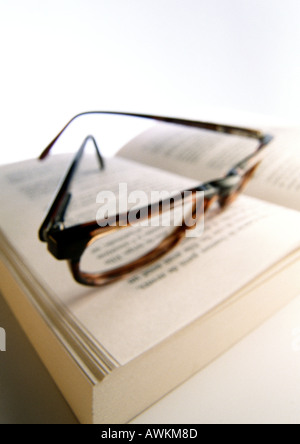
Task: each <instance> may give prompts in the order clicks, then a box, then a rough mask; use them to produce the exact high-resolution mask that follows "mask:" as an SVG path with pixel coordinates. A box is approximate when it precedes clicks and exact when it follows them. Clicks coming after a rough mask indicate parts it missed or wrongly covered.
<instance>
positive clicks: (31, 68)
mask: <svg viewBox="0 0 300 444" xmlns="http://www.w3.org/2000/svg"><path fill="white" fill-rule="evenodd" d="M299 24H300V1H299V0H285V1H282V0H209V1H207V0H151V1H150V0H49V1H48V0H26V1H24V0H0V45H1V46H0V57H1V62H0V143H1V148H0V163H3V162H8V161H16V160H18V159H20V158H23V157H32V156H36V155H37V154H38V153H39V152H40V151H41V150H42V148H43V147H44V146H45V145H46V144H47V142H49V141H50V140H51V138H52V137H53V136H54V135H55V134H56V133H57V132H58V131H59V129H60V128H61V127H62V126H63V124H64V123H66V121H67V120H68V119H69V118H71V117H72V116H73V115H74V114H76V113H77V112H81V111H85V110H90V109H97V110H103V109H105V110H123V111H126V110H128V111H136V112H147V113H157V114H158V113H160V114H170V115H176V116H182V117H193V118H202V119H205V118H207V119H210V120H212V119H214V120H215V118H217V117H218V116H222V118H223V120H226V115H227V114H228V115H229V114H230V111H231V110H234V111H238V112H246V113H260V114H266V115H271V116H274V117H276V118H278V119H279V120H282V121H284V122H286V121H293V122H295V123H297V121H298V117H299V115H300V86H299V79H300V25H299Z"/></svg>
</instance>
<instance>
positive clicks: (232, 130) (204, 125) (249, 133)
mask: <svg viewBox="0 0 300 444" xmlns="http://www.w3.org/2000/svg"><path fill="white" fill-rule="evenodd" d="M88 115H111V116H120V117H121V116H124V117H139V118H142V119H150V120H154V121H157V122H165V123H173V124H176V125H184V126H188V127H192V128H201V129H208V130H212V131H218V132H221V133H227V134H235V135H240V136H244V137H251V138H254V139H257V140H262V139H263V137H264V134H263V133H262V132H261V131H256V130H252V129H247V128H241V127H235V126H230V125H218V124H215V123H209V122H198V121H194V120H186V119H177V118H173V117H163V116H155V115H150V114H135V113H122V112H113V111H87V112H84V113H80V114H77V115H76V116H74V117H73V118H72V119H71V120H70V121H69V122H68V123H67V124H66V125H65V126H64V127H63V129H62V130H61V131H60V132H59V133H58V134H57V136H56V137H55V138H54V139H53V140H52V142H50V143H49V145H48V146H47V147H46V148H45V149H44V151H43V152H42V154H41V155H40V159H44V158H45V157H47V156H48V154H49V153H50V151H51V149H52V147H53V146H54V145H55V143H56V142H57V140H58V139H59V138H60V136H61V135H62V134H63V133H64V132H65V130H66V129H67V128H68V127H69V126H70V125H71V123H73V122H74V121H75V120H77V119H78V118H79V117H82V116H88Z"/></svg>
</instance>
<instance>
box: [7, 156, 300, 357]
mask: <svg viewBox="0 0 300 444" xmlns="http://www.w3.org/2000/svg"><path fill="white" fill-rule="evenodd" d="M68 162H69V159H68V158H58V159H57V158H51V159H49V160H48V161H47V162H44V163H38V162H35V161H32V162H24V163H22V164H20V165H17V166H16V165H13V166H8V167H5V168H1V175H0V186H1V190H2V192H1V195H0V204H1V208H2V211H1V216H0V224H1V225H0V227H1V233H2V235H3V236H5V239H7V240H8V241H9V243H10V245H11V248H12V249H13V251H14V253H16V254H17V255H18V257H19V258H20V261H22V263H23V267H24V269H26V270H27V271H28V272H29V271H30V273H31V274H32V276H33V277H34V278H36V279H38V281H39V282H40V283H41V285H42V287H43V288H44V289H45V290H46V291H47V293H48V294H49V295H50V297H51V298H52V299H53V301H54V302H55V303H56V304H57V303H59V304H60V306H61V312H62V313H64V312H65V313H66V314H68V316H69V319H72V320H73V322H74V323H76V325H77V326H79V327H80V328H81V330H82V331H83V332H85V334H87V335H88V336H89V337H90V338H91V339H92V341H93V342H94V343H95V344H96V345H97V346H98V348H99V349H100V348H101V349H102V350H106V351H107V355H110V356H111V357H112V359H113V360H114V361H115V362H117V363H119V364H120V365H122V364H126V363H127V362H129V361H131V360H132V359H134V358H136V357H137V356H139V355H141V354H142V353H144V352H146V351H147V350H149V349H150V348H152V347H154V346H155V345H157V344H159V343H160V342H161V341H163V340H165V339H166V338H168V337H169V336H170V335H172V334H174V333H175V332H177V331H179V330H180V329H182V328H184V327H185V326H187V325H189V324H190V323H191V322H193V321H194V320H195V319H197V318H199V317H200V316H203V315H204V314H206V313H208V312H209V311H211V310H213V309H214V308H216V307H217V306H218V305H219V304H221V303H222V302H224V301H226V300H227V299H228V298H229V297H230V296H232V295H233V294H234V293H235V292H237V291H238V290H240V289H241V288H243V287H244V286H245V285H247V284H248V283H249V282H251V281H252V280H253V279H254V278H256V277H258V276H259V275H260V274H261V273H263V272H264V271H266V270H268V269H269V268H270V267H272V266H273V265H275V264H277V263H278V262H280V261H281V259H283V258H284V257H285V256H286V255H288V254H289V253H291V252H293V251H295V250H296V249H298V248H299V246H300V232H299V223H300V214H298V213H297V212H294V211H292V210H287V209H282V208H279V207H277V206H273V205H269V204H265V203H264V202H262V201H259V200H256V199H252V198H249V197H245V196H242V197H241V198H240V199H238V201H237V202H236V203H235V204H234V205H233V206H232V207H230V208H229V209H228V210H227V211H225V212H222V213H218V212H216V211H215V210H214V211H212V212H211V214H209V215H207V217H206V218H205V228H204V232H203V233H202V235H201V236H200V237H197V238H185V239H184V240H183V242H182V243H181V244H180V245H179V246H177V247H176V248H175V249H173V250H172V251H171V252H170V253H169V254H167V255H166V256H164V257H163V258H161V259H160V260H159V261H157V262H155V263H154V264H152V265H151V266H148V267H145V268H143V269H141V270H139V271H137V272H136V273H133V274H131V275H130V276H128V278H127V279H125V280H123V281H119V282H116V283H114V284H112V285H109V286H107V287H104V288H92V287H84V286H81V285H79V284H78V283H76V282H75V281H74V279H73V277H72V276H71V273H70V271H69V268H68V264H67V263H66V262H65V261H58V260H56V259H55V258H54V257H53V256H51V254H50V253H49V252H48V251H47V246H46V244H44V243H42V242H40V241H39V239H38V235H37V233H38V229H39V227H40V224H41V222H42V220H43V217H44V214H45V209H46V208H47V206H48V205H49V199H50V196H52V193H53V188H55V187H56V186H57V184H58V183H59V181H60V178H61V174H62V172H63V171H64V170H65V168H66V166H67V165H68ZM114 162H115V160H114V159H112V164H111V165H110V166H109V167H108V168H109V171H110V173H112V172H113V170H114V165H113V164H114ZM120 162H121V163H122V159H121V160H117V162H116V170H118V171H120ZM123 162H125V163H126V165H127V167H128V168H129V167H130V164H131V163H130V162H127V161H123ZM125 163H123V165H125ZM136 166H137V165H136V164H134V163H132V171H134V170H135V169H136ZM146 169H147V168H146V167H145V169H144V170H143V176H145V173H146ZM148 171H149V174H150V177H151V180H152V181H153V180H155V177H156V176H154V170H153V169H148ZM84 174H85V173H84ZM97 174H98V171H97ZM157 174H158V175H157V178H159V177H160V178H161V180H162V179H163V177H162V176H161V173H157ZM132 177H134V178H135V180H137V176H134V175H133V173H132ZM102 178H104V176H102ZM170 179H172V176H168V175H166V176H165V183H168V182H169V180H170ZM173 179H175V182H176V183H178V182H177V181H178V180H179V178H178V177H177V176H174V177H173ZM80 180H81V181H82V182H81V187H79V189H78V190H77V191H78V193H79V194H78V195H76V201H77V206H75V207H74V208H73V211H74V213H73V214H72V218H74V220H76V216H78V218H79V219H80V218H82V217H83V208H84V207H85V205H86V192H85V191H86V188H85V186H83V185H84V183H85V180H86V179H84V178H83V177H82V178H81V179H80ZM181 180H182V181H183V182H184V181H186V180H187V179H184V178H182V179H181ZM89 181H91V178H90V177H89V180H88V182H89ZM171 181H172V180H171ZM142 182H144V178H143V181H142ZM188 182H190V180H189V179H188ZM182 184H183V183H182ZM86 185H87V186H88V184H86ZM164 185H165V184H164ZM183 185H184V184H183ZM141 186H142V184H141ZM102 187H103V188H106V187H107V184H105V183H104V182H103V183H102ZM80 190H81V192H82V195H80ZM98 190H99V188H98V189H97V191H96V192H95V194H94V197H93V198H92V200H93V199H95V196H96V194H97V192H98ZM50 200H51V199H50ZM74 200H75V195H74ZM96 207H97V204H96V202H95V208H96ZM88 211H89V212H90V211H91V209H89V210H88ZM287 226H288V227H289V229H288V230H285V229H284V228H285V227H287ZM133 229H134V227H132V228H128V229H124V230H123V233H124V238H123V239H121V242H122V241H123V240H124V239H125V240H126V239H128V238H129V236H132V234H130V235H129V234H128V233H129V231H128V230H133ZM143 230H144V237H143V238H144V239H145V240H146V241H147V242H148V241H149V240H150V242H151V241H153V242H154V241H155V237H156V234H155V231H154V232H153V233H151V232H149V231H148V230H149V227H143ZM151 230H152V227H151ZM151 230H150V231H151ZM107 239H108V238H107ZM108 247H109V239H108ZM2 248H3V245H2V246H1V249H2ZM0 252H1V250H0ZM1 254H2V252H1Z"/></svg>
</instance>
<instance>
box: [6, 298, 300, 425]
mask: <svg viewBox="0 0 300 444" xmlns="http://www.w3.org/2000/svg"><path fill="white" fill-rule="evenodd" d="M0 326H1V327H3V328H5V329H6V334H7V351H6V352H1V353H0V393H1V396H0V424H9V423H10V424H16V423H17V424H20V423H27V424H28V423H34V424H37V423H43V424H44V423H62V424H66V423H67V424H74V423H76V422H77V421H76V418H75V417H74V415H73V414H72V412H71V410H70V408H69V407H68V405H67V404H66V402H65V400H64V399H63V397H62V396H61V394H60V392H59V391H58V389H57V388H56V386H55V384H54V382H53V381H52V379H51V377H50V376H49V374H48V372H47V370H46V369H45V368H44V366H43V364H42V363H41V361H40V359H39V358H38V356H37V355H36V353H35V351H34V350H33V348H32V346H31V345H30V343H29V342H28V340H27V338H26V337H25V335H24V333H23V331H22V330H21V328H20V327H19V325H18V323H17V322H16V320H15V318H14V316H13V315H12V313H11V311H10V310H9V308H8V306H7V304H6V303H5V301H4V300H3V298H2V296H0ZM199 352H200V350H199ZM133 423H134V424H164V423H166V424H180V423H182V424H209V423H218V424H219V423H300V296H299V297H298V298H296V299H295V300H294V301H293V302H291V303H290V304H289V305H288V306H286V307H285V308H284V309H283V310H281V311H280V312H278V314H276V315H275V316H274V317H272V318H271V319H270V320H268V321H267V322H265V323H264V324H263V325H262V326H261V327H260V328H258V329H257V330H255V331H254V332H252V333H251V334H250V335H248V336H247V337H246V338H245V339H243V340H242V341H240V342H239V343H238V344H237V345H236V346H234V347H233V348H232V349H230V350H229V351H228V352H227V353H225V354H224V355H223V356H221V357H220V358H219V359H217V360H216V361H214V362H213V363H212V364H211V365H210V366H208V367H206V368H205V369H204V370H202V371H201V372H199V373H198V374H197V375H196V376H194V377H193V378H191V379H190V380H189V381H187V382H186V383H184V384H182V385H181V386H180V387H178V388H177V389H176V390H174V391H173V392H172V393H170V394H169V395H167V396H166V397H164V398H163V399H162V400H160V401H159V402H157V403H156V404H155V405H154V406H152V407H151V408H150V409H148V410H147V411H146V412H144V413H143V414H142V415H140V416H139V417H137V418H136V419H135V420H134V421H133Z"/></svg>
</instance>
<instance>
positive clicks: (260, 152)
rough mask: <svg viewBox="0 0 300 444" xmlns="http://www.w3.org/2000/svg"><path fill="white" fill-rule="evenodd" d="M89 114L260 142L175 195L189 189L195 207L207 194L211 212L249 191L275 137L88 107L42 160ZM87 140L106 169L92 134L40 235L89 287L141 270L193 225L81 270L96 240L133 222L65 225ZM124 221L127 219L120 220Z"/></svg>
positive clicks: (157, 210) (150, 213)
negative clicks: (106, 266) (129, 255)
mask: <svg viewBox="0 0 300 444" xmlns="http://www.w3.org/2000/svg"><path fill="white" fill-rule="evenodd" d="M86 115H111V116H124V117H135V118H139V119H148V120H152V121H156V122H165V123H170V124H176V125H182V126H185V127H190V128H199V129H206V130H211V131H217V132H221V133H226V134H233V135H238V136H244V137H248V138H252V139H255V140H257V144H258V146H257V149H256V150H255V151H254V153H253V154H251V155H248V156H247V157H246V158H244V159H243V160H242V161H241V162H239V163H238V164H236V165H234V166H233V168H231V169H230V171H229V172H228V173H227V174H226V175H225V176H224V177H222V178H219V179H215V180H212V181H209V182H206V183H202V184H199V186H197V187H195V188H193V189H190V190H184V191H182V193H180V195H178V196H177V197H175V199H174V202H173V206H175V205H176V201H178V202H182V198H183V196H184V192H186V191H190V192H191V193H190V195H191V196H192V199H193V204H194V205H193V208H195V205H196V196H197V192H199V191H202V192H203V193H204V204H203V205H204V212H205V211H207V210H208V208H209V207H210V206H211V204H212V203H213V202H216V201H217V202H218V203H219V205H220V207H221V208H224V207H226V206H227V205H229V204H230V203H231V202H232V201H233V200H234V199H235V198H236V197H237V195H238V194H239V193H240V192H241V191H242V190H243V189H244V187H245V185H246V184H247V183H248V181H249V180H250V179H251V178H252V176H253V174H254V172H255V170H256V169H257V167H258V166H259V164H260V162H261V161H262V160H263V157H264V155H265V151H266V150H265V148H266V146H267V145H268V144H269V143H270V142H271V140H272V136H271V135H269V134H264V133H263V132H261V131H257V130H253V129H247V128H240V127H234V126H228V125H219V124H215V123H208V122H199V121H193V120H185V119H177V118H172V117H162V116H154V115H145V114H133V113H122V112H110V111H89V112H84V113H81V114H78V115H76V116H75V117H73V118H72V119H71V120H70V121H69V122H68V123H67V124H66V125H65V126H64V128H63V129H62V130H61V131H60V132H59V134H58V135H57V136H56V137H55V138H54V139H53V141H52V142H51V143H50V144H49V145H48V146H47V147H46V149H45V150H44V151H43V153H42V154H41V155H40V159H41V160H42V159H44V158H46V157H47V156H48V154H49V153H50V151H51V149H52V147H53V146H54V144H55V143H56V142H57V140H58V139H59V138H60V136H61V135H62V134H63V132H64V131H65V130H66V129H67V128H68V127H69V125H70V124H71V123H72V122H73V121H74V120H76V119H78V118H79V117H81V116H86ZM88 141H92V142H93V144H94V146H95V149H96V152H97V156H98V161H99V167H100V169H104V168H105V164H104V160H103V158H102V155H101V153H100V151H99V148H98V146H97V142H96V140H95V138H94V137H93V136H88V137H87V138H86V139H85V140H84V142H83V144H82V145H81V147H80V149H79V150H78V152H77V153H76V155H75V157H74V159H73V161H72V163H71V165H70V168H69V170H68V171H67V173H66V175H65V177H64V179H63V181H62V185H61V187H60V189H59V191H58V193H57V195H56V197H55V199H54V201H53V203H52V205H51V206H50V209H49V211H48V213H47V216H46V218H45V220H44V222H43V224H42V226H41V228H40V230H39V238H40V240H41V241H42V242H47V244H48V250H49V251H50V253H51V254H52V255H53V256H54V257H55V258H56V259H58V260H67V261H68V262H69V265H70V270H71V273H72V275H73V277H74V279H75V280H76V281H77V282H78V283H80V284H83V285H88V286H99V287H100V286H103V285H107V284H109V283H112V282H114V281H116V280H118V279H120V278H123V277H126V276H128V274H130V273H132V272H134V271H136V270H137V269H139V268H141V267H144V266H146V265H148V264H151V263H152V262H154V261H156V260H158V259H160V258H161V257H162V256H163V255H165V254H166V253H168V252H169V251H170V250H171V249H172V248H174V247H175V246H176V245H177V244H178V243H179V242H180V241H181V239H182V238H183V237H184V236H185V232H186V230H187V229H190V228H191V227H190V226H187V225H188V224H186V223H183V224H182V226H180V227H176V228H174V231H173V232H172V234H171V235H169V236H168V237H167V238H166V239H164V240H163V241H162V242H161V243H160V244H159V245H158V246H157V247H156V248H155V249H154V250H153V251H150V253H148V254H147V255H145V256H143V257H141V258H139V259H137V260H135V261H134V262H131V263H129V264H127V265H125V266H122V267H119V268H117V269H115V270H111V271H108V272H104V273H96V274H92V273H86V272H84V271H82V270H81V269H80V261H81V258H82V256H83V254H84V252H85V250H86V248H87V247H88V246H89V245H90V244H91V243H92V242H93V241H94V240H95V239H98V238H99V237H102V236H105V235H108V234H110V233H112V232H113V231H115V230H120V229H123V228H126V227H128V226H129V225H130V224H129V222H128V220H129V219H128V216H129V213H128V214H119V215H117V223H114V226H111V225H110V224H109V221H107V224H106V226H105V227H101V226H99V224H98V223H97V221H96V220H94V221H90V222H87V223H84V224H78V225H75V226H72V227H65V226H64V215H65V213H66V210H67V207H68V204H69V202H70V199H71V193H70V191H69V189H70V186H71V182H72V179H73V177H74V174H75V171H76V170H77V167H78V165H79V163H80V160H81V158H82V156H83V153H84V150H85V147H86V145H87V142H88ZM164 204H165V202H164V201H161V202H159V203H158V204H157V205H156V207H155V211H154V213H155V214H153V206H149V207H148V208H147V209H146V208H141V214H146V215H147V217H148V218H149V217H153V216H155V215H157V214H160V213H161V212H162V210H163V208H165V206H164ZM147 210H148V211H147ZM191 216H194V215H191ZM121 221H122V223H120V222H121ZM114 222H115V219H114ZM124 222H125V223H124Z"/></svg>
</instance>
